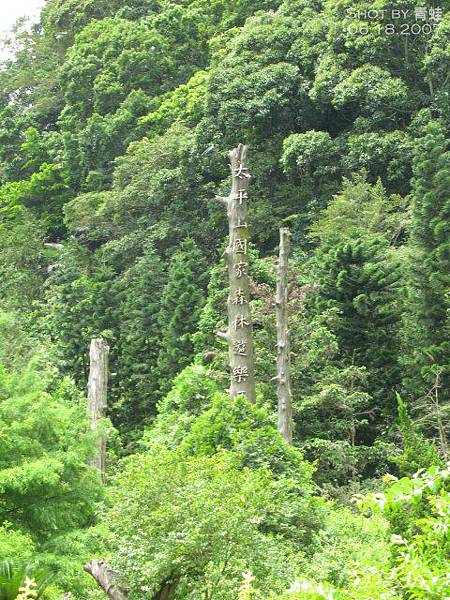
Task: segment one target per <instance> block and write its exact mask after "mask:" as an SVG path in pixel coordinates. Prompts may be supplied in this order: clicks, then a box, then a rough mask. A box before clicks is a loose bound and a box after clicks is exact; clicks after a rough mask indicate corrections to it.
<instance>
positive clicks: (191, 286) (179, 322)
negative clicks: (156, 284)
mask: <svg viewBox="0 0 450 600" xmlns="http://www.w3.org/2000/svg"><path fill="white" fill-rule="evenodd" d="M204 279H205V262H204V259H203V257H202V255H201V253H200V252H199V250H198V248H197V246H196V245H195V242H194V240H192V239H189V238H187V239H186V240H184V241H183V242H182V243H181V245H180V249H179V251H178V252H177V253H176V254H175V255H174V256H173V258H172V261H171V263H170V266H169V271H168V280H167V284H166V286H165V288H164V290H163V292H162V296H161V311H160V313H159V327H160V332H161V334H160V335H161V341H160V348H161V350H160V352H159V355H158V372H159V376H160V386H161V389H162V390H167V389H168V387H169V386H170V382H171V381H172V379H173V378H174V377H175V375H177V374H178V373H179V372H180V371H181V370H182V369H183V368H184V367H186V366H187V365H188V364H189V363H190V362H191V360H192V357H193V353H194V345H193V341H192V335H193V333H194V331H195V327H196V325H197V322H198V319H199V315H200V311H201V308H202V305H203V303H204V294H203V289H202V287H204Z"/></svg>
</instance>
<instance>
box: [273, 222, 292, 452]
mask: <svg viewBox="0 0 450 600" xmlns="http://www.w3.org/2000/svg"><path fill="white" fill-rule="evenodd" d="M289 238H290V232H289V229H286V228H284V227H283V228H281V229H280V250H279V258H278V267H277V291H276V296H275V306H276V326H277V377H276V380H277V396H278V430H279V432H280V434H281V435H282V436H283V438H284V439H285V440H286V441H287V442H289V443H292V389H291V365H290V357H289V352H290V347H289V324H288V316H289V312H288V273H289V249H290V240H289Z"/></svg>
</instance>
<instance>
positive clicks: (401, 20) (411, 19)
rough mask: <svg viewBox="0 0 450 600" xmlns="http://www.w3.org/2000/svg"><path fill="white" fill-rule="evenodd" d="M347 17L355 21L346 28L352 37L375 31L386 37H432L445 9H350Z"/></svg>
mask: <svg viewBox="0 0 450 600" xmlns="http://www.w3.org/2000/svg"><path fill="white" fill-rule="evenodd" d="M347 17H349V18H350V19H353V20H354V22H352V23H350V24H349V25H348V26H347V28H346V29H347V33H349V34H350V35H368V34H369V33H372V32H374V31H375V32H376V33H383V32H384V33H385V34H386V35H420V34H424V35H430V34H432V33H433V31H434V29H435V28H436V27H437V26H438V25H439V23H440V21H441V20H442V17H443V9H442V8H427V7H423V8H414V9H401V8H390V9H387V8H380V9H369V10H357V9H353V8H350V9H348V11H347Z"/></svg>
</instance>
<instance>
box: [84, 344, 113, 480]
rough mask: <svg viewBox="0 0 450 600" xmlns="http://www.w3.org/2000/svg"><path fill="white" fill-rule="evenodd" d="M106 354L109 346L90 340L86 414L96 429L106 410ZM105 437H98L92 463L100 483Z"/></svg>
mask: <svg viewBox="0 0 450 600" xmlns="http://www.w3.org/2000/svg"><path fill="white" fill-rule="evenodd" d="M108 354H109V346H108V345H107V344H106V342H105V341H104V340H102V339H101V338H95V339H93V340H91V347H90V351H89V358H90V369H89V381H88V412H89V416H90V418H91V428H92V429H93V430H96V429H97V423H98V421H99V419H102V418H103V417H105V416H106V409H107V408H108V396H107V393H108ZM105 462H106V437H105V436H104V435H102V434H101V435H99V437H98V442H97V453H96V456H95V458H94V459H93V461H92V463H93V465H94V466H96V467H97V469H98V470H99V471H100V475H101V478H102V481H104V480H105Z"/></svg>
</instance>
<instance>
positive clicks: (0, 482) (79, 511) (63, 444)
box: [0, 358, 99, 540]
mask: <svg viewBox="0 0 450 600" xmlns="http://www.w3.org/2000/svg"><path fill="white" fill-rule="evenodd" d="M50 385H51V373H48V372H46V371H45V370H44V371H43V370H42V366H41V365H40V363H39V360H38V359H37V358H35V359H34V360H32V361H31V362H30V363H29V364H28V365H27V366H26V367H24V368H22V369H20V370H18V371H16V372H10V371H7V370H6V369H5V368H4V367H1V371H0V429H1V438H2V445H1V451H0V464H1V471H0V520H1V521H4V520H7V521H8V522H10V523H12V524H13V526H14V527H20V528H22V529H23V530H24V531H29V532H30V534H31V535H33V536H35V538H36V539H38V540H45V539H48V537H49V536H51V535H57V534H60V533H64V532H65V531H68V530H70V529H72V528H74V527H80V526H81V525H83V524H85V523H86V522H87V521H88V520H89V518H91V516H92V513H93V510H94V502H95V501H96V500H97V499H98V498H99V482H98V477H97V475H96V473H95V472H94V471H93V470H92V469H91V468H89V466H88V461H89V457H90V456H91V455H92V453H93V452H94V445H93V442H94V440H93V438H92V434H90V433H89V431H88V427H87V421H86V417H85V416H84V410H83V408H82V407H81V406H77V405H71V403H70V395H69V394H70V392H69V394H68V393H67V392H66V390H65V387H64V386H61V387H59V388H58V387H57V388H55V389H54V391H53V393H49V391H48V389H49V387H50Z"/></svg>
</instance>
